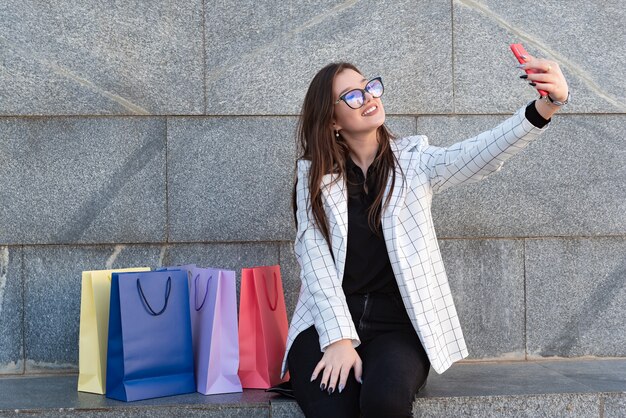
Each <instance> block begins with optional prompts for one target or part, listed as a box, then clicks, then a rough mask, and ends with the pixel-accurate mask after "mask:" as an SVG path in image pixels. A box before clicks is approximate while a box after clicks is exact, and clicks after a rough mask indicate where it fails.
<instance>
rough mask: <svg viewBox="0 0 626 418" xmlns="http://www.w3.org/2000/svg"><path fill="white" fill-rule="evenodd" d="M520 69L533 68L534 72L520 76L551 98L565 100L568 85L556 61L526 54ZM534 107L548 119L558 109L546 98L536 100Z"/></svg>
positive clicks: (558, 107)
mask: <svg viewBox="0 0 626 418" xmlns="http://www.w3.org/2000/svg"><path fill="white" fill-rule="evenodd" d="M522 69H523V70H527V69H534V70H536V71H537V72H536V73H534V74H525V76H524V75H522V78H524V79H526V80H527V81H528V82H529V83H533V84H534V85H533V87H534V88H535V89H537V90H544V91H547V92H548V94H549V95H550V97H551V98H552V99H553V100H557V101H561V102H563V101H565V100H567V96H568V93H569V87H568V85H567V81H565V76H563V73H562V72H561V68H560V67H559V64H558V63H557V62H555V61H551V60H548V59H544V58H535V57H533V56H532V55H528V56H526V58H525V63H524V66H523V67H522ZM531 85H532V84H531ZM536 107H537V111H538V112H539V113H540V114H541V116H543V117H544V118H545V119H550V117H551V116H552V115H553V114H554V113H556V111H558V110H559V109H560V106H556V105H553V104H551V103H550V102H549V101H547V100H538V101H537V102H536Z"/></svg>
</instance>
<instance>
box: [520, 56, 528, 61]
mask: <svg viewBox="0 0 626 418" xmlns="http://www.w3.org/2000/svg"><path fill="white" fill-rule="evenodd" d="M520 56H521V57H522V58H523V59H525V60H527V59H528V57H527V56H526V55H520Z"/></svg>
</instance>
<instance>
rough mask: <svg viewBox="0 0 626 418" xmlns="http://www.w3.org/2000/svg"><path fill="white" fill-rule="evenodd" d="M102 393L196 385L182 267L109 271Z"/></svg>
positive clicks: (151, 394)
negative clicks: (105, 358) (104, 384)
mask: <svg viewBox="0 0 626 418" xmlns="http://www.w3.org/2000/svg"><path fill="white" fill-rule="evenodd" d="M106 376H107V379H106V397H107V398H113V399H118V400H121V401H137V400H140V399H148V398H157V397H161V396H170V395H178V394H182V393H191V392H195V391H196V384H195V375H194V361H193V347H192V341H191V322H190V318H189V290H188V284H187V272H185V271H182V270H173V271H151V272H136V273H113V274H112V275H111V301H110V310H109V336H108V350H107V374H106Z"/></svg>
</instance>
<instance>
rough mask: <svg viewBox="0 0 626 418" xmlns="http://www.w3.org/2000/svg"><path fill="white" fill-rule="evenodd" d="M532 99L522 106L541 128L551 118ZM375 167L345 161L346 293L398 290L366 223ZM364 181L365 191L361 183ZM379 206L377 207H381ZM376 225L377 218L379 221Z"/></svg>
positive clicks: (379, 240) (376, 187)
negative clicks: (346, 213) (546, 116)
mask: <svg viewBox="0 0 626 418" xmlns="http://www.w3.org/2000/svg"><path fill="white" fill-rule="evenodd" d="M534 104H535V102H534V101H533V102H531V103H530V104H529V105H528V106H527V107H526V113H525V115H526V118H527V119H528V120H529V121H530V122H531V123H532V124H533V125H535V126H536V127H538V128H543V127H544V126H545V125H546V124H547V123H549V122H550V120H551V119H548V120H546V119H544V118H543V117H542V116H541V115H540V114H539V112H537V109H536V108H535V105H534ZM376 170H377V167H375V166H374V164H372V165H370V166H369V168H368V169H367V178H366V177H365V175H364V174H363V170H361V167H359V166H358V165H356V164H355V163H354V161H352V159H351V158H350V157H348V159H347V161H346V177H347V180H348V244H347V253H346V265H345V270H344V275H343V282H342V287H343V291H344V293H345V294H346V295H351V294H363V293H369V292H380V293H399V290H398V285H397V283H396V280H395V276H394V273H393V270H392V268H391V261H390V260H389V253H388V252H387V246H386V244H385V239H384V237H383V236H382V228H380V229H381V236H380V237H378V236H377V235H376V234H375V233H374V232H373V231H372V230H371V229H370V227H369V224H368V210H369V207H370V206H371V205H372V203H374V199H375V198H376V196H377V195H378V192H379V191H380V188H381V187H383V185H381V184H376V176H375V175H373V174H375V173H376ZM366 181H367V192H366V191H365V188H364V186H363V185H364V183H365V182H366ZM382 203H384V202H381V205H380V206H379V210H380V208H381V207H382ZM379 227H380V222H379Z"/></svg>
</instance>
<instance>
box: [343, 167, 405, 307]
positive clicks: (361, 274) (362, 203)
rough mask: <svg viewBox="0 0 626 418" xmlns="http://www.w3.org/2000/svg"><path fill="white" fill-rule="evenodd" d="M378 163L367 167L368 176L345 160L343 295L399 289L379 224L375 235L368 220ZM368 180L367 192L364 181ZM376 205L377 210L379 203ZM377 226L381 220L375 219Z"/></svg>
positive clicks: (374, 192) (376, 192) (375, 192)
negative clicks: (346, 183) (345, 247)
mask: <svg viewBox="0 0 626 418" xmlns="http://www.w3.org/2000/svg"><path fill="white" fill-rule="evenodd" d="M376 170H377V167H375V166H374V164H372V165H370V166H369V168H368V169H367V179H366V178H365V176H364V175H363V170H361V167H359V166H358V165H356V164H355V163H354V161H352V159H351V158H350V157H348V159H347V161H346V174H347V176H346V177H347V180H348V245H347V250H346V251H347V253H346V265H345V270H344V275H343V282H342V287H343V291H344V293H345V294H346V295H351V294H363V293H369V292H381V293H392V292H394V293H399V290H398V285H397V283H396V280H395V276H394V274H393V270H392V269H391V262H390V261H389V254H388V252H387V246H386V244H385V238H384V236H383V234H382V228H380V235H381V236H380V237H379V236H377V235H376V234H375V233H374V232H373V231H372V230H371V229H370V226H369V224H368V211H369V207H370V206H371V205H372V204H373V203H374V199H375V198H376V196H377V195H378V192H379V191H380V188H381V187H382V185H379V184H376V178H375V177H376V176H375V175H374V174H375V173H376ZM365 182H367V192H366V191H365V188H364V183H365ZM382 203H383V202H381V205H380V206H379V210H380V208H381V207H382ZM378 225H379V227H380V222H379V223H378Z"/></svg>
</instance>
